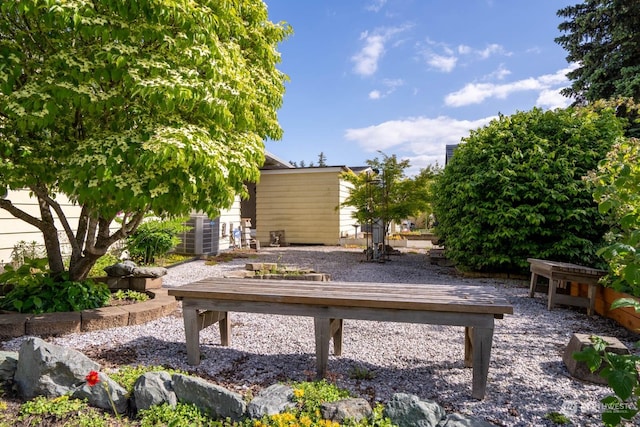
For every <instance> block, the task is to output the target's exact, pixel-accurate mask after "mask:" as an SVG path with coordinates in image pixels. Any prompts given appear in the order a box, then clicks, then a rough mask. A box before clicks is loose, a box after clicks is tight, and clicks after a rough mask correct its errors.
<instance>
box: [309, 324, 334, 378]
mask: <svg viewBox="0 0 640 427" xmlns="http://www.w3.org/2000/svg"><path fill="white" fill-rule="evenodd" d="M313 325H314V329H315V335H316V374H317V376H318V378H324V376H325V375H326V373H327V364H328V362H329V340H330V339H331V320H330V319H327V318H323V317H314V319H313Z"/></svg>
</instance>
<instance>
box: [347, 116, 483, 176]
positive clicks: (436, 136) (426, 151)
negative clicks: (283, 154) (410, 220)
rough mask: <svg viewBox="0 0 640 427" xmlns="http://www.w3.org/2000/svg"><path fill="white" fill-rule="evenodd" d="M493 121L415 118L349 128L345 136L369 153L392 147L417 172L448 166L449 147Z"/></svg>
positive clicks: (383, 150)
mask: <svg viewBox="0 0 640 427" xmlns="http://www.w3.org/2000/svg"><path fill="white" fill-rule="evenodd" d="M493 118H494V117H487V118H483V119H479V120H458V119H454V118H451V117H446V116H440V117H436V118H429V117H413V118H408V119H405V120H390V121H387V122H383V123H380V124H378V125H373V126H368V127H365V128H359V129H347V130H346V131H345V134H344V137H345V139H346V140H348V141H354V142H355V143H357V144H358V145H359V146H360V148H362V149H363V150H364V151H366V152H369V153H375V152H377V151H382V152H385V151H386V150H389V149H391V148H393V151H394V152H395V153H398V152H402V153H405V154H403V155H402V157H403V158H407V159H409V160H410V163H411V165H412V170H414V172H417V171H418V170H419V169H420V168H424V167H426V166H427V165H429V164H435V163H436V162H437V163H439V164H440V165H441V166H442V165H444V155H445V146H446V145H447V144H458V143H459V142H460V139H461V138H462V137H467V136H469V131H470V130H472V129H477V128H479V127H482V126H484V125H486V124H487V123H489V121H491V120H492V119H493ZM399 157H400V155H399Z"/></svg>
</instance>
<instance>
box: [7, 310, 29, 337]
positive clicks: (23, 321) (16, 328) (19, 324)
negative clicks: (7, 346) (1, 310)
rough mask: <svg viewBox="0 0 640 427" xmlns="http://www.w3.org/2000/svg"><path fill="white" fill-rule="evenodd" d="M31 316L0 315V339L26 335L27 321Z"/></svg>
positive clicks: (17, 314) (19, 314) (18, 314)
mask: <svg viewBox="0 0 640 427" xmlns="http://www.w3.org/2000/svg"><path fill="white" fill-rule="evenodd" d="M31 316H33V314H22V313H7V314H1V315H0V339H9V338H17V337H21V336H23V335H24V334H25V333H26V330H27V329H26V328H27V320H29V318H30V317H31Z"/></svg>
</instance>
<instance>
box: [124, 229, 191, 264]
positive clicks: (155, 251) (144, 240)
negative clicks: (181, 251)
mask: <svg viewBox="0 0 640 427" xmlns="http://www.w3.org/2000/svg"><path fill="white" fill-rule="evenodd" d="M186 220H187V218H175V219H170V220H160V219H151V220H148V221H145V222H143V223H142V224H140V227H138V229H137V230H136V231H135V232H134V233H133V234H132V235H131V236H129V238H127V242H126V248H127V250H128V251H129V255H130V256H131V259H132V260H133V261H135V262H136V263H139V264H151V263H153V262H155V260H156V257H162V256H164V255H166V254H167V253H168V252H169V251H171V250H172V249H173V248H175V247H176V246H177V245H178V244H180V238H179V237H178V236H180V234H181V233H183V232H185V231H188V230H189V229H190V227H188V226H187V225H185V224H184V223H185V222H186Z"/></svg>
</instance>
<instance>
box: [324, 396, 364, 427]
mask: <svg viewBox="0 0 640 427" xmlns="http://www.w3.org/2000/svg"><path fill="white" fill-rule="evenodd" d="M320 412H321V413H322V418H324V419H325V420H331V421H335V422H337V423H340V424H342V423H343V422H344V421H346V420H352V421H356V422H359V421H360V420H362V419H364V418H369V417H370V416H371V414H372V413H373V410H372V409H371V405H369V402H367V401H366V400H365V399H361V398H354V399H343V400H338V401H337V402H327V403H323V404H322V406H320Z"/></svg>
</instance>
